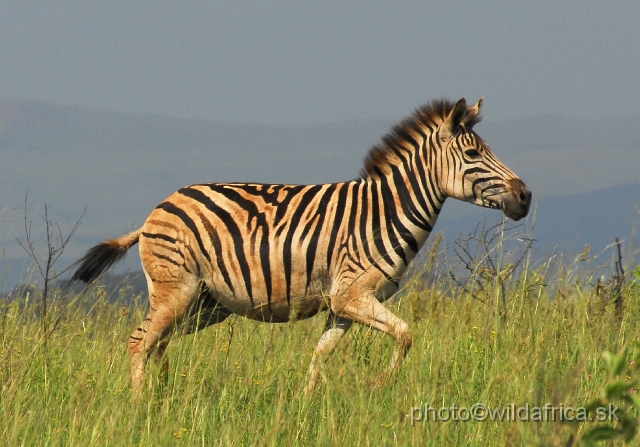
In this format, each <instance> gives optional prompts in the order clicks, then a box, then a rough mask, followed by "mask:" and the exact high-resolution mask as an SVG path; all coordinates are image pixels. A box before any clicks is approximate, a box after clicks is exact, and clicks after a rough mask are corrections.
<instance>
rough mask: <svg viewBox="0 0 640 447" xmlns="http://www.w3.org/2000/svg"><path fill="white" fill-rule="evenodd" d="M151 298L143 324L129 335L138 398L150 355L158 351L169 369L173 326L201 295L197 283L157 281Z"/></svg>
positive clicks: (132, 377) (164, 364)
mask: <svg viewBox="0 0 640 447" xmlns="http://www.w3.org/2000/svg"><path fill="white" fill-rule="evenodd" d="M150 289H151V290H153V292H152V293H151V295H150V297H149V302H150V309H149V313H148V314H147V316H146V318H145V319H144V321H143V322H142V324H141V325H140V326H139V327H138V328H137V329H136V330H135V331H134V333H133V334H132V335H131V337H129V355H130V359H131V382H132V385H133V394H134V399H137V398H138V397H139V396H140V394H141V392H142V387H143V384H144V380H145V370H146V366H147V361H148V359H149V356H150V354H151V353H152V352H153V351H154V350H157V351H156V356H157V357H156V358H157V359H160V360H161V361H162V362H163V369H164V368H166V370H167V371H168V368H169V363H168V360H167V359H166V356H165V350H166V347H167V344H168V342H169V340H168V338H166V337H167V336H168V335H169V332H170V331H171V329H172V328H173V327H174V326H175V325H176V324H177V323H178V322H180V320H181V319H182V317H183V316H184V314H185V312H186V310H187V308H188V307H189V305H190V304H191V302H192V301H193V299H194V298H195V296H196V294H197V285H191V286H189V285H188V284H187V283H185V282H182V284H180V285H172V283H168V284H167V283H165V284H160V285H158V284H156V285H155V287H154V288H150Z"/></svg>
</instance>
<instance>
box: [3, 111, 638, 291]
mask: <svg viewBox="0 0 640 447" xmlns="http://www.w3.org/2000/svg"><path fill="white" fill-rule="evenodd" d="M418 105H419V104H414V105H411V107H413V106H418ZM407 112H408V113H407V114H409V113H410V112H411V109H410V108H409V109H408V110H407ZM401 118H403V117H398V119H401ZM486 118H487V119H486V122H483V123H481V124H479V125H478V126H477V127H476V129H477V131H478V133H479V134H480V135H481V136H482V137H483V138H484V139H485V140H486V141H487V142H488V143H489V145H490V146H491V147H492V148H493V150H494V152H495V153H496V155H497V156H498V157H499V158H501V159H502V160H503V161H504V162H505V164H507V165H508V166H509V167H511V168H512V169H513V170H514V171H515V172H516V173H518V175H520V177H521V178H523V179H524V180H525V182H526V183H527V184H528V185H529V186H530V188H531V189H532V191H533V194H534V206H535V207H536V208H537V214H536V219H535V223H534V226H535V238H536V244H537V245H536V246H537V247H538V249H539V250H541V251H548V250H552V249H554V247H555V248H557V249H568V250H576V249H579V248H580V246H581V245H584V244H591V245H592V246H594V247H604V246H605V245H607V244H608V243H611V242H612V241H613V239H614V238H615V237H616V236H618V237H620V238H621V239H624V240H625V241H628V242H629V243H630V242H631V241H632V240H633V239H634V237H635V236H634V234H635V233H634V232H635V229H637V228H638V227H639V226H640V211H639V207H640V174H639V173H640V133H639V132H638V129H639V128H640V113H638V114H634V115H631V116H626V117H619V118H606V119H603V120H570V119H566V118H561V117H556V116H551V115H543V116H533V117H527V118H519V119H513V120H508V121H496V122H492V121H491V120H490V118H491V117H486ZM391 125H393V123H392V122H389V121H385V120H373V121H349V122H337V123H325V124H318V125H315V126H290V127H279V126H264V125H250V124H238V123H223V122H207V121H191V120H180V119H174V118H169V117H163V116H154V115H136V114H124V113H113V112H100V111H94V110H88V109H83V108H78V107H60V106H55V105H51V104H44V103H34V102H27V101H16V100H0V191H2V192H1V194H0V230H1V232H0V236H1V237H2V240H0V249H2V252H0V256H2V257H0V263H4V264H5V265H6V267H5V268H2V265H1V264H0V282H3V283H4V284H2V285H1V287H7V285H10V284H15V282H16V281H17V280H18V279H19V278H20V275H22V274H23V273H24V270H25V268H26V266H28V265H29V262H28V261H27V260H26V257H25V254H24V251H23V250H22V249H21V248H20V247H19V245H18V244H17V243H16V241H15V238H16V237H17V238H24V221H23V210H22V209H21V208H22V207H23V205H24V198H25V194H26V193H27V192H28V211H29V216H30V219H31V220H32V232H33V234H34V236H36V237H37V239H36V242H38V243H39V244H42V242H43V240H44V239H43V236H44V232H43V230H42V220H41V215H42V214H43V204H44V203H47V206H48V210H49V216H50V218H51V219H52V220H54V221H56V222H60V225H61V229H62V231H63V232H65V231H66V230H68V229H70V228H71V226H72V225H73V223H74V222H75V221H76V219H77V218H78V217H79V216H80V214H81V213H82V210H83V209H84V207H85V205H88V206H89V208H88V210H87V213H86V214H85V216H84V218H83V219H82V225H81V226H80V229H79V230H78V232H77V233H76V235H75V237H74V238H73V240H72V243H71V244H70V245H69V247H68V249H67V252H66V257H65V258H63V259H61V261H60V266H59V268H62V267H63V266H65V265H66V264H68V263H70V262H71V261H72V260H73V259H75V258H77V257H79V256H80V255H81V254H82V253H83V252H84V251H85V250H86V249H88V248H89V247H91V246H92V245H93V244H95V243H97V242H99V241H101V240H103V239H105V238H108V237H114V236H118V235H120V234H122V233H123V232H124V231H127V230H132V229H133V228H136V227H137V226H139V225H141V224H142V222H143V221H144V219H145V218H146V217H147V215H148V213H149V212H150V211H151V210H152V209H153V208H154V207H155V206H156V205H157V204H158V203H159V202H160V201H162V200H163V199H164V198H165V197H167V196H168V195H169V194H171V193H172V192H173V191H175V190H176V189H178V188H180V187H182V186H185V185H189V184H193V183H202V182H211V181H258V182H272V183H326V182H334V181H342V180H348V179H351V178H355V177H357V176H358V173H359V170H360V167H361V164H362V159H363V158H364V156H365V154H366V153H367V151H368V149H369V148H370V147H371V146H372V145H373V144H375V143H377V142H378V141H379V140H380V138H381V137H382V136H383V135H384V134H385V133H386V132H388V131H389V129H390V127H391ZM499 216H500V215H499V213H497V212H496V211H491V210H482V209H480V208H477V207H474V206H472V205H468V204H458V203H456V204H449V203H447V204H446V205H445V209H444V210H443V213H442V217H441V219H440V221H439V222H438V224H437V225H436V230H437V231H445V234H446V235H447V236H449V237H453V236H455V235H457V234H458V233H459V232H464V231H472V230H473V228H474V227H475V225H476V223H477V222H478V220H479V219H484V218H485V217H486V218H487V219H494V220H498V219H499V218H500V217H499ZM529 219H532V218H529ZM528 222H532V221H528ZM130 258H131V260H129V261H127V262H126V263H125V265H126V266H129V268H132V269H135V268H136V262H135V256H132V257H130ZM2 259H3V260H2ZM3 272H7V274H5V280H4V281H2V274H3Z"/></svg>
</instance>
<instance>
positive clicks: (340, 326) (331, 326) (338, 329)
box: [304, 312, 353, 395]
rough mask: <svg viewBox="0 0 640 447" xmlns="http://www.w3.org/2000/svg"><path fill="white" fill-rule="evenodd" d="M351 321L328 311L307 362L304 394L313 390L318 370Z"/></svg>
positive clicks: (316, 381) (318, 373)
mask: <svg viewBox="0 0 640 447" xmlns="http://www.w3.org/2000/svg"><path fill="white" fill-rule="evenodd" d="M352 323H353V321H351V320H347V319H346V318H340V317H336V316H335V315H334V314H333V313H332V312H330V313H329V318H328V319H327V325H326V326H325V330H324V332H323V333H322V336H321V337H320V340H319V341H318V345H317V346H316V349H315V351H314V352H313V357H312V358H311V363H310V364H309V373H308V377H309V382H308V383H307V386H306V387H305V389H304V392H305V394H307V395H309V394H311V393H312V392H313V390H314V388H315V387H316V384H317V383H318V378H319V376H320V370H321V368H322V366H323V363H324V361H325V360H326V358H327V357H328V356H329V354H331V353H332V352H333V350H334V349H335V348H336V346H337V345H338V342H339V341H340V339H341V338H342V336H343V335H344V334H345V333H346V332H347V331H348V330H349V328H350V327H351V324H352Z"/></svg>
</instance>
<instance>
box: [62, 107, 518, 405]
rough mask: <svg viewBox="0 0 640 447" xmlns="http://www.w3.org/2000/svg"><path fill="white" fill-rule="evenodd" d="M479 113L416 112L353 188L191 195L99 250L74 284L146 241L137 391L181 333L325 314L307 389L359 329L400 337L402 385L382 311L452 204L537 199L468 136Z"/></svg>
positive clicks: (514, 212)
mask: <svg viewBox="0 0 640 447" xmlns="http://www.w3.org/2000/svg"><path fill="white" fill-rule="evenodd" d="M481 104H482V100H480V101H479V102H478V103H477V104H476V105H474V106H472V107H467V105H466V102H465V101H464V99H462V100H460V101H458V102H457V103H451V102H448V101H444V100H443V101H434V102H432V103H431V104H429V105H427V106H425V107H423V108H421V109H419V110H418V111H416V112H415V114H414V115H413V116H411V117H410V118H408V119H406V120H405V121H403V122H402V123H400V124H399V125H397V126H396V127H395V128H394V129H393V130H392V132H391V133H390V134H389V135H387V136H386V137H384V138H383V140H382V143H381V144H380V145H378V146H376V147H374V148H373V149H371V151H370V152H369V154H368V156H367V158H366V160H365V165H364V168H363V171H362V173H361V177H360V178H358V179H356V180H352V181H348V182H343V183H331V184H320V185H268V184H257V183H210V184H200V185H192V186H188V187H185V188H182V189H180V190H178V191H176V192H175V193H174V194H172V195H171V196H170V197H168V198H167V199H166V200H165V201H163V202H162V203H161V204H160V205H158V206H157V207H156V209H154V210H153V212H152V213H151V214H150V215H149V217H148V218H147V220H146V222H145V223H144V225H143V226H142V227H141V228H140V229H139V230H138V231H136V232H133V233H130V234H127V235H124V236H122V237H121V238H118V239H112V240H108V241H105V242H103V243H102V244H99V245H97V246H96V247H94V248H93V249H91V250H90V251H89V252H88V253H87V255H86V256H85V257H84V258H83V260H82V263H81V265H80V267H79V268H78V270H77V271H76V273H75V275H74V279H80V280H83V281H87V282H89V281H93V280H94V279H95V278H96V277H97V276H98V275H100V273H102V272H103V271H104V270H106V269H107V268H108V267H110V266H111V265H112V264H113V263H114V262H116V261H117V260H118V259H119V258H120V257H121V256H123V255H124V253H125V252H126V250H127V249H128V248H130V247H131V246H132V245H134V244H135V243H139V247H140V257H141V259H142V266H143V269H144V272H145V275H146V277H147V282H148V287H149V300H150V310H149V314H148V315H147V318H146V319H145V320H144V322H143V323H142V324H141V325H140V326H139V327H138V328H137V329H136V331H135V332H134V333H133V335H132V336H131V338H130V339H129V349H130V354H131V373H132V379H133V384H134V388H135V390H136V393H139V392H140V390H141V386H142V382H143V378H144V370H145V364H146V361H147V357H148V356H149V354H150V353H151V352H152V350H153V349H157V352H158V354H157V355H158V356H160V357H163V353H164V349H165V348H166V344H167V343H168V337H167V336H168V335H169V332H170V330H171V328H172V327H174V326H175V325H176V324H177V323H179V322H182V323H184V324H185V325H186V330H187V331H195V330H198V329H202V328H204V327H206V326H208V325H209V324H215V323H218V322H220V321H222V320H224V319H225V318H226V317H228V316H229V315H231V314H233V313H235V314H238V315H242V316H244V317H247V318H252V319H256V320H260V321H266V322H272V323H279V322H286V321H290V320H292V319H296V320H298V319H304V318H308V317H311V316H313V315H315V314H317V313H318V312H322V311H328V320H327V326H326V328H325V332H324V333H323V334H322V336H321V338H320V341H319V343H318V346H317V347H316V350H315V353H314V357H313V359H312V362H311V365H310V370H309V383H308V386H307V391H311V390H312V389H313V388H314V387H315V385H316V382H317V379H318V374H319V368H320V366H321V364H322V359H323V358H324V357H326V356H327V355H328V354H329V353H330V352H331V351H332V350H333V349H334V348H335V346H336V345H337V343H338V341H339V340H340V338H341V337H342V336H343V335H344V333H345V332H346V331H347V330H348V329H349V327H350V326H351V324H352V322H354V321H355V322H358V323H361V324H365V325H368V326H370V327H373V328H376V329H378V330H380V331H382V332H385V333H387V334H389V335H391V336H392V337H394V339H395V340H396V344H395V349H394V355H393V356H392V359H391V363H390V365H389V367H388V368H387V369H386V370H385V372H384V373H383V376H382V377H381V380H384V378H386V377H387V376H391V375H393V374H394V373H395V371H396V370H397V367H398V366H399V364H400V361H401V360H402V358H403V357H404V356H405V354H406V352H407V351H408V349H409V347H410V346H411V335H410V333H409V329H408V327H407V325H406V323H404V322H403V321H402V320H400V319H399V318H398V317H397V316H395V315H394V314H393V313H392V312H390V311H389V310H388V309H386V308H385V307H384V306H383V305H382V304H381V303H382V302H384V301H385V300H386V299H388V298H389V297H391V296H392V295H393V293H395V291H396V290H397V287H398V282H399V280H400V278H401V275H402V274H403V273H404V271H405V270H406V268H407V266H408V265H409V263H410V262H411V260H412V259H413V258H414V256H415V255H416V253H417V252H418V250H419V249H420V247H422V245H423V244H424V242H425V241H426V239H427V237H428V236H429V233H430V232H431V231H432V228H433V226H434V224H435V222H436V219H437V217H438V214H439V212H440V210H441V208H442V206H443V204H444V201H445V199H446V198H448V197H453V198H457V199H460V200H464V201H467V202H471V203H475V204H477V205H480V206H485V207H490V208H496V209H501V210H502V211H503V212H504V213H505V214H506V215H507V216H508V217H510V218H512V219H516V220H517V219H520V218H522V217H524V216H526V214H527V213H528V209H529V204H530V201H531V193H530V191H529V189H528V188H527V187H526V186H525V185H524V183H522V181H521V180H520V179H518V177H517V176H516V175H515V174H514V173H513V172H511V171H510V170H509V169H508V168H507V167H505V166H504V165H503V164H502V163H500V161H499V160H498V159H497V158H496V157H495V156H494V155H493V153H492V152H491V150H490V149H489V147H488V145H487V144H486V143H485V142H484V141H483V140H482V139H481V138H480V137H479V136H478V135H477V134H476V133H475V132H474V131H473V126H474V125H475V124H476V123H477V122H478V121H479V119H480V118H479V112H480V107H481ZM165 361H166V358H165Z"/></svg>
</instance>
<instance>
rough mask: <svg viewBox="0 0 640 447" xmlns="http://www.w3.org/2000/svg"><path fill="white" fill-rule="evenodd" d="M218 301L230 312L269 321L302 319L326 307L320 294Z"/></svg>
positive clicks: (235, 298) (234, 298) (227, 298)
mask: <svg viewBox="0 0 640 447" xmlns="http://www.w3.org/2000/svg"><path fill="white" fill-rule="evenodd" d="M218 302H219V303H220V304H221V305H222V306H224V307H226V308H227V309H229V310H230V311H231V312H233V313H235V314H238V315H241V316H243V317H246V318H250V319H252V320H258V321H267V322H271V323H284V322H287V321H291V320H304V319H306V318H310V317H312V316H314V315H316V314H317V313H318V312H322V311H324V310H327V309H328V307H329V306H328V302H327V301H326V299H323V298H322V296H317V295H315V296H314V295H301V296H291V297H289V299H287V297H286V296H275V297H271V299H268V298H264V297H251V298H249V297H219V298H218Z"/></svg>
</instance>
